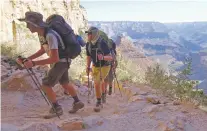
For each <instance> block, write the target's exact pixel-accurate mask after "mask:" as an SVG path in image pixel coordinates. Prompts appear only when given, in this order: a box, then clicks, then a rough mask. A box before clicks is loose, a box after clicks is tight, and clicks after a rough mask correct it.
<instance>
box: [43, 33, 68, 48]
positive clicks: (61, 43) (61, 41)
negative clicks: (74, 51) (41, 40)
mask: <svg viewBox="0 0 207 131" xmlns="http://www.w3.org/2000/svg"><path fill="white" fill-rule="evenodd" d="M48 33H51V34H53V35H54V36H55V37H56V38H57V41H58V44H60V46H61V48H62V49H63V50H64V49H65V48H66V47H65V44H64V42H63V40H62V38H61V37H60V35H59V34H58V33H57V32H56V31H54V30H52V29H48V30H47V31H46V33H45V38H46V35H47V34H48Z"/></svg>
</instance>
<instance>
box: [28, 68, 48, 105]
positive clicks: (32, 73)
mask: <svg viewBox="0 0 207 131" xmlns="http://www.w3.org/2000/svg"><path fill="white" fill-rule="evenodd" d="M26 70H27V72H28V74H29V75H30V77H31V78H32V80H33V82H34V83H35V85H36V86H37V88H38V90H39V91H40V93H41V94H42V96H43V98H44V99H45V101H46V102H47V104H48V105H51V103H50V101H49V100H48V99H47V97H46V96H45V93H44V92H43V91H42V90H41V85H40V83H39V80H38V79H37V77H36V75H35V74H34V72H33V70H32V69H27V68H26ZM29 71H30V72H31V73H30V72H29ZM33 77H34V78H33ZM35 79H36V80H35Z"/></svg>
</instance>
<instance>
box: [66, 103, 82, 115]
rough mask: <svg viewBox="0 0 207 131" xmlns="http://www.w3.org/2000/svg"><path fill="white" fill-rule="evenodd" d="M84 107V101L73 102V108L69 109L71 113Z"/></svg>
mask: <svg viewBox="0 0 207 131" xmlns="http://www.w3.org/2000/svg"><path fill="white" fill-rule="evenodd" d="M83 107H84V103H83V102H81V101H79V102H76V103H73V108H72V109H71V110H70V111H69V113H76V112H77V111H78V110H79V109H81V108H83Z"/></svg>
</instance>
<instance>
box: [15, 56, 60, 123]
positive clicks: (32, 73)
mask: <svg viewBox="0 0 207 131" xmlns="http://www.w3.org/2000/svg"><path fill="white" fill-rule="evenodd" d="M18 58H19V59H21V60H23V63H24V62H26V61H27V59H24V58H22V57H21V56H18ZM22 66H24V65H22ZM24 68H25V69H26V70H27V72H28V74H29V75H30V77H31V78H32V80H33V82H34V83H35V85H36V86H37V88H38V90H39V91H40V93H41V94H42V96H43V98H44V99H45V101H46V102H47V104H48V105H51V106H52V109H53V111H54V112H55V113H56V115H57V116H58V118H59V119H60V116H59V115H58V114H57V112H56V110H55V107H54V106H53V104H52V103H51V102H50V101H49V100H48V98H47V96H45V94H44V92H43V91H42V90H41V84H40V82H39V80H38V79H37V77H36V75H35V74H34V72H33V70H32V68H30V69H28V68H26V67H24ZM30 71H31V73H30ZM33 76H34V78H33ZM35 79H36V81H37V82H36V81H35ZM38 84H39V85H38Z"/></svg>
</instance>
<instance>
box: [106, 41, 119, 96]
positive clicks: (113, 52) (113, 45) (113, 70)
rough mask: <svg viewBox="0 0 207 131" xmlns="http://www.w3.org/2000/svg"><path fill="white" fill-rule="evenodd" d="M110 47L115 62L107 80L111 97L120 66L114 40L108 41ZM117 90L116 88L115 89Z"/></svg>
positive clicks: (112, 62)
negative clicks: (117, 69) (116, 73)
mask: <svg viewBox="0 0 207 131" xmlns="http://www.w3.org/2000/svg"><path fill="white" fill-rule="evenodd" d="M108 46H109V49H110V51H111V55H112V57H113V60H112V61H111V68H110V71H109V73H108V75H107V77H106V79H105V83H106V84H105V89H107V86H109V91H108V94H109V95H111V94H112V85H113V84H112V83H113V80H114V77H115V72H116V68H117V66H118V62H117V59H116V44H115V42H114V41H113V40H112V39H109V40H108ZM114 88H115V87H114Z"/></svg>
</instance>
